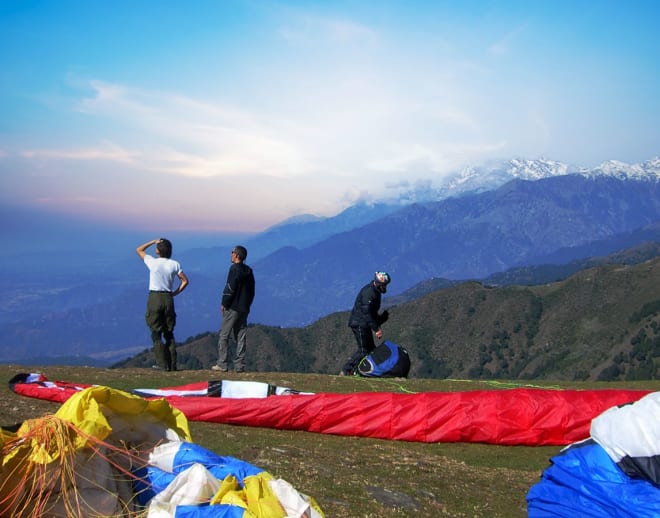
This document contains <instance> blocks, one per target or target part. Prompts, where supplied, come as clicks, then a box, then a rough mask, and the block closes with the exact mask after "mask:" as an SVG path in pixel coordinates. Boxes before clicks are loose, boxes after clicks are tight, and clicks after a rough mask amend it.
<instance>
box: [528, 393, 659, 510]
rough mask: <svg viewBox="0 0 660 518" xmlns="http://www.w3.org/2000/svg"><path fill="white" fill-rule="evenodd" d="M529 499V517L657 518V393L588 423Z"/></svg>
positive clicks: (546, 473)
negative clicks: (587, 432)
mask: <svg viewBox="0 0 660 518" xmlns="http://www.w3.org/2000/svg"><path fill="white" fill-rule="evenodd" d="M590 433H591V437H590V438H589V439H586V440H584V441H582V442H578V443H575V444H572V445H570V446H567V447H566V448H564V449H563V450H562V452H561V453H560V454H559V455H557V456H555V457H553V458H552V459H551V466H550V467H548V468H547V469H546V470H545V471H544V472H543V475H542V477H541V480H540V481H539V482H538V483H537V484H536V485H534V486H532V488H531V489H530V491H529V492H528V494H527V511H528V516H529V517H530V518H544V517H560V516H561V517H564V516H589V517H603V518H605V517H608V518H609V517H612V516H617V517H630V518H633V517H634V518H645V517H648V518H651V517H656V518H657V517H658V516H660V392H654V393H651V394H649V395H647V396H645V397H643V398H642V399H640V400H639V401H637V402H635V403H632V404H629V405H625V406H620V407H613V408H610V409H609V410H607V411H605V412H604V413H602V414H601V415H599V416H598V417H596V418H595V419H593V420H592V423H591V430H590Z"/></svg>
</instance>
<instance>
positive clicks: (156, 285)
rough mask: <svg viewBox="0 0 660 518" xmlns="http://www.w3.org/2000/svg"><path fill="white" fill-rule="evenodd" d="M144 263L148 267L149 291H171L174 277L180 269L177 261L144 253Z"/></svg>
mask: <svg viewBox="0 0 660 518" xmlns="http://www.w3.org/2000/svg"><path fill="white" fill-rule="evenodd" d="M144 264H146V265H147V268H149V291H170V292H171V291H173V290H172V286H173V284H174V277H177V276H178V275H179V273H181V271H182V270H181V265H180V264H179V263H178V262H177V261H175V260H174V259H166V258H165V257H153V256H151V255H149V254H146V255H145V256H144Z"/></svg>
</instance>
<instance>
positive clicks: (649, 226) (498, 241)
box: [0, 158, 660, 361]
mask: <svg viewBox="0 0 660 518" xmlns="http://www.w3.org/2000/svg"><path fill="white" fill-rule="evenodd" d="M512 178H513V179H512ZM507 180H508V181H507ZM659 194H660V159H657V158H656V159H653V160H649V161H647V162H644V163H643V164H636V165H626V164H622V163H620V162H607V163H605V164H602V165H601V166H599V167H598V168H595V169H589V170H587V169H579V168H570V167H568V166H565V165H563V164H559V163H556V162H552V161H547V160H542V161H527V160H511V161H509V162H507V163H506V164H504V165H502V164H500V165H498V166H495V165H493V164H490V165H488V166H487V167H484V168H481V169H477V168H471V169H466V170H464V171H462V172H460V173H457V174H456V175H454V176H453V177H451V178H450V179H449V180H447V182H446V183H445V184H444V185H443V187H442V188H440V189H430V188H429V189H425V190H424V189H420V188H417V189H416V190H415V191H411V192H409V193H405V194H404V195H402V196H401V197H399V198H398V199H397V200H388V201H384V202H381V203H374V204H367V203H361V204H357V205H355V206H353V207H350V208H349V209H347V210H346V211H344V212H342V213H341V214H339V215H337V216H335V217H333V218H314V217H299V218H296V219H294V220H290V221H287V222H283V223H282V224H279V225H277V226H275V227H273V228H271V229H268V230H267V231H265V232H264V233H262V234H259V235H256V236H253V237H249V238H246V239H245V240H244V241H243V242H244V244H246V246H247V247H248V250H249V254H250V255H249V256H248V263H249V264H251V265H252V266H253V268H254V270H255V276H256V278H257V298H256V300H255V303H254V306H253V310H252V313H251V315H250V321H251V322H253V323H259V324H265V325H271V326H278V327H295V326H307V325H310V324H312V323H313V322H315V321H317V320H318V319H320V318H323V317H325V316H326V315H329V314H332V313H333V312H337V311H342V310H346V309H348V308H349V307H350V306H351V305H352V302H353V298H354V297H355V294H356V292H357V290H358V289H359V288H360V287H361V286H362V285H363V284H365V283H366V282H369V280H370V279H371V277H372V276H373V272H374V271H375V270H383V269H384V270H387V271H388V272H390V274H391V275H392V278H393V282H392V284H391V285H390V286H391V287H390V290H389V292H388V297H392V298H393V299H394V298H395V297H397V296H399V295H401V294H402V293H404V292H405V291H406V290H409V289H414V287H415V286H417V285H419V283H422V285H423V284H424V283H428V282H429V280H432V279H444V281H443V282H447V283H456V282H457V281H462V280H469V279H472V280H479V279H486V278H488V277H489V276H492V275H494V274H497V273H501V272H506V271H507V270H508V269H510V268H512V267H520V266H528V265H537V264H543V263H546V262H547V263H551V264H564V263H567V262H570V261H572V260H575V259H580V258H584V257H590V256H593V255H605V254H609V253H612V252H615V251H616V250H620V249H621V248H625V247H630V246H634V245H636V244H639V243H642V242H645V241H660V230H659V227H658V222H659V221H660V196H658V195H659ZM136 244H139V243H136ZM134 246H135V245H134ZM134 246H133V247H132V248H130V249H127V250H126V251H125V255H122V256H120V257H105V258H104V259H103V261H102V263H99V262H96V263H94V255H93V253H94V252H93V251H89V252H87V254H88V255H87V256H85V261H84V263H83V264H82V265H80V267H77V263H76V259H75V258H73V257H71V258H70V257H66V256H60V257H59V258H58V261H55V262H57V263H58V266H59V268H58V269H56V270H55V271H50V270H48V268H47V264H44V261H38V260H37V259H35V260H34V262H32V263H30V262H28V261H25V260H20V259H12V257H10V256H7V254H6V253H5V255H4V256H3V262H4V263H5V264H6V265H8V269H10V271H11V273H12V275H11V277H12V278H11V280H10V283H9V290H8V296H7V297H6V299H5V301H4V302H2V303H1V304H0V337H2V338H1V339H0V358H2V359H3V360H5V361H12V360H14V361H15V360H17V359H20V358H26V357H30V356H34V355H42V356H56V355H67V356H71V355H89V356H96V357H97V358H98V357H104V358H106V361H111V360H112V359H113V358H114V359H116V358H118V357H122V355H123V356H124V357H125V356H126V355H128V354H129V353H130V352H131V351H133V352H134V351H136V350H141V349H142V348H144V346H145V342H148V333H147V330H146V326H145V324H144V321H143V315H144V304H145V300H146V294H145V283H146V278H147V273H146V269H145V268H144V266H143V265H141V264H140V262H139V261H138V260H137V258H136V257H135V253H134V251H133V250H134ZM230 249H231V246H230V245H227V246H224V245H223V246H219V247H197V248H190V249H188V250H182V251H180V252H177V251H176V250H175V258H177V259H178V260H180V261H181V263H182V265H183V267H184V270H185V271H186V272H187V274H188V276H189V278H190V279H191V284H190V287H189V289H188V290H186V292H185V293H184V294H182V295H181V296H180V297H177V300H176V304H177V314H178V323H177V335H178V337H179V339H180V340H184V339H185V338H187V337H190V336H195V335H198V334H200V333H204V332H208V331H212V330H216V329H217V326H218V325H219V320H220V319H219V311H218V309H219V308H218V306H219V294H220V291H221V289H222V285H223V284H224V280H225V276H226V271H227V268H228V266H229V251H230ZM78 254H79V252H78ZM90 264H92V265H94V266H96V269H94V268H90V267H89V265H90ZM99 265H101V267H99ZM9 267H10V268H9ZM67 268H68V269H67Z"/></svg>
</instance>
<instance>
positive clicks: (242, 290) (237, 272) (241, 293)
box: [222, 263, 254, 313]
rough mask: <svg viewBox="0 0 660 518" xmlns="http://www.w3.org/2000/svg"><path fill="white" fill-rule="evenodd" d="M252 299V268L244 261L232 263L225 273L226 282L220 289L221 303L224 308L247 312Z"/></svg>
mask: <svg viewBox="0 0 660 518" xmlns="http://www.w3.org/2000/svg"><path fill="white" fill-rule="evenodd" d="M253 300H254V274H253V273H252V268H250V267H249V266H248V265H247V264H244V263H234V264H232V265H231V266H230V267H229V272H228V273H227V284H225V289H224V290H222V305H223V306H224V307H225V309H233V310H234V311H240V312H242V313H249V312H250V306H251V305H252V301H253Z"/></svg>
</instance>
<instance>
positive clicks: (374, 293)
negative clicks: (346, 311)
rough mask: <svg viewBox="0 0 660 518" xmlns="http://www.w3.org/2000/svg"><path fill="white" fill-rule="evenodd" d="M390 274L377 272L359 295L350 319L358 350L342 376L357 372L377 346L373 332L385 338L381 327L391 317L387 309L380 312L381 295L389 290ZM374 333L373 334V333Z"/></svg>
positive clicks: (350, 359)
mask: <svg viewBox="0 0 660 518" xmlns="http://www.w3.org/2000/svg"><path fill="white" fill-rule="evenodd" d="M390 280H391V279H390V276H389V274H388V273H386V272H376V274H375V275H374V279H373V280H372V281H371V282H370V283H369V284H367V285H366V286H364V287H363V288H362V289H361V290H360V292H359V293H358V295H357V297H356V298H355V304H353V310H352V311H351V316H350V318H349V319H348V327H350V328H351V330H352V331H353V334H354V335H355V341H356V342H357V350H356V351H355V352H354V353H353V354H352V356H351V357H350V358H349V359H348V360H347V361H346V363H345V364H344V367H343V369H342V370H341V372H340V373H339V375H340V376H351V375H352V374H354V373H355V370H356V367H357V365H358V363H360V360H362V358H364V357H365V356H367V355H368V354H369V353H371V351H373V350H374V349H375V348H376V345H375V344H374V337H373V334H375V335H376V337H377V338H378V339H379V340H380V339H381V338H383V330H382V329H381V328H380V326H381V325H382V324H384V323H385V322H386V321H387V319H388V318H389V313H388V312H387V310H385V311H383V312H382V313H381V314H378V310H379V309H380V300H381V295H382V294H383V293H385V292H386V291H387V285H388V284H389V283H390ZM372 333H373V334H372Z"/></svg>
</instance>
